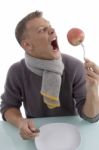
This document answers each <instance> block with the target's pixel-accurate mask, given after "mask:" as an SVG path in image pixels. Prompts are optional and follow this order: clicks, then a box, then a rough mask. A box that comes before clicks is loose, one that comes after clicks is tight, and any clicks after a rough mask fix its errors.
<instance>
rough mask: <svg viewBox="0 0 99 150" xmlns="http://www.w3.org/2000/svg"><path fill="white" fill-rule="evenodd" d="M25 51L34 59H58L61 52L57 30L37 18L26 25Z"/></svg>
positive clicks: (40, 18) (45, 21) (42, 19)
mask: <svg viewBox="0 0 99 150" xmlns="http://www.w3.org/2000/svg"><path fill="white" fill-rule="evenodd" d="M24 42H25V47H24V49H25V50H26V51H27V52H28V53H29V54H30V55H31V56H33V57H36V58H40V59H57V58H59V57H60V51H59V47H58V43H57V36H56V33H55V30H54V29H53V28H52V27H51V25H50V24H49V22H48V21H47V20H45V19H44V18H42V17H39V18H35V19H33V20H31V21H29V22H28V23H27V24H26V38H25V40H24Z"/></svg>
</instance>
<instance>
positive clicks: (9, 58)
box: [0, 0, 99, 95]
mask: <svg viewBox="0 0 99 150" xmlns="http://www.w3.org/2000/svg"><path fill="white" fill-rule="evenodd" d="M35 10H40V11H43V13H44V17H45V18H46V19H48V20H49V21H50V23H51V24H52V25H53V27H54V28H55V29H56V32H57V34H58V42H59V46H60V50H61V52H64V53H67V54H70V55H73V56H74V57H77V58H78V59H80V60H81V61H83V50H82V47H81V46H76V47H73V46H71V45H70V44H69V43H68V41H67V38H66V35H67V32H68V30H69V29H71V28H72V27H78V28H81V29H82V30H83V31H84V33H85V40H84V42H83V44H84V46H85V50H86V57H87V58H89V59H91V60H92V61H94V62H95V63H97V64H98V65H99V60H98V59H99V58H98V53H99V52H98V51H99V5H98V0H8V1H7V0H0V95H1V93H2V92H3V89H4V83H5V79H6V73H7V71H8V68H9V67H10V65H11V64H13V63H14V62H16V61H18V60H20V59H21V58H23V57H24V50H23V49H22V48H21V47H20V46H19V45H18V43H17V41H16V39H15V36H14V30H15V27H16V24H17V23H18V21H19V20H20V19H21V18H23V17H24V16H25V15H27V14H28V13H30V12H32V11H35Z"/></svg>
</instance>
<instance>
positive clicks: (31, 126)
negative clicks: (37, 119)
mask: <svg viewBox="0 0 99 150" xmlns="http://www.w3.org/2000/svg"><path fill="white" fill-rule="evenodd" d="M28 127H29V129H30V130H31V131H35V130H36V127H35V125H34V122H33V121H32V120H31V119H30V120H29V124H28Z"/></svg>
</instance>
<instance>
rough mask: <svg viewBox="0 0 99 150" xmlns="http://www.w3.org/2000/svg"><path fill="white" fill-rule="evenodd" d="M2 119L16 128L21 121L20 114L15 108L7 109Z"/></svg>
mask: <svg viewBox="0 0 99 150" xmlns="http://www.w3.org/2000/svg"><path fill="white" fill-rule="evenodd" d="M4 117H5V119H6V121H8V122H10V123H11V124H13V125H14V126H16V127H17V128H19V127H20V123H21V121H22V120H23V117H22V114H21V112H20V110H19V109H17V108H9V109H8V110H7V111H6V112H5V113H4Z"/></svg>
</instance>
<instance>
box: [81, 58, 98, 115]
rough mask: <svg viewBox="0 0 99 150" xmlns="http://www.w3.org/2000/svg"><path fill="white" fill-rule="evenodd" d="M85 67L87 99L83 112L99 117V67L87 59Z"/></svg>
mask: <svg viewBox="0 0 99 150" xmlns="http://www.w3.org/2000/svg"><path fill="white" fill-rule="evenodd" d="M85 69H86V101H85V104H84V106H83V113H84V114H85V115H86V116H87V117H89V118H94V117H98V118H99V67H98V66H97V65H96V64H95V63H93V62H91V61H90V60H88V59H86V60H85Z"/></svg>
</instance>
